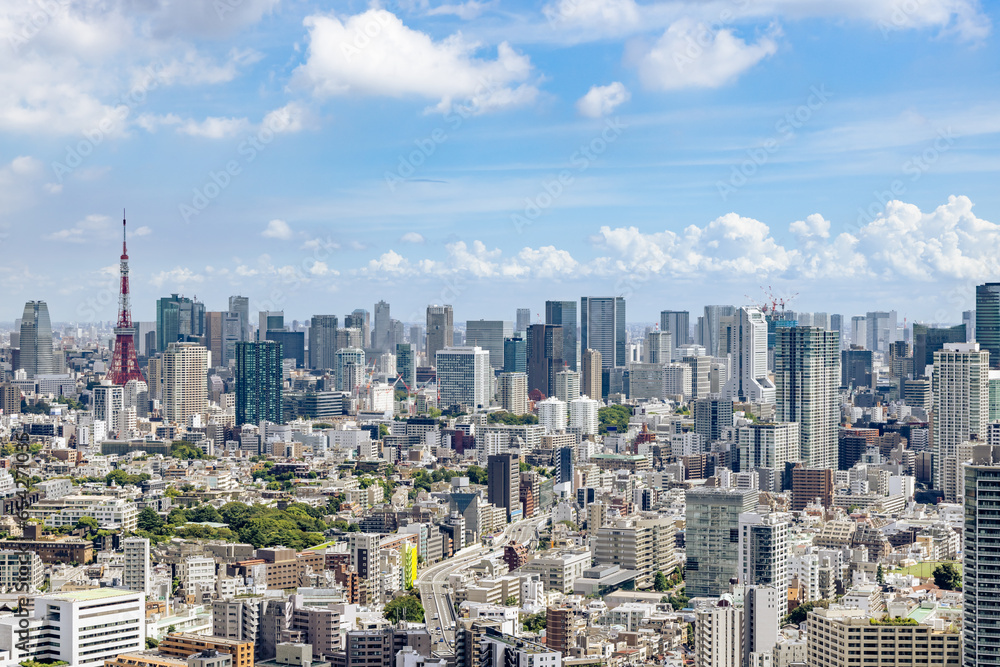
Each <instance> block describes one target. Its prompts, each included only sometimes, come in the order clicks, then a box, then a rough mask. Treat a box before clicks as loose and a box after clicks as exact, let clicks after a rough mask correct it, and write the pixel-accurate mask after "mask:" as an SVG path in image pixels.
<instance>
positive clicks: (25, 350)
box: [19, 301, 56, 378]
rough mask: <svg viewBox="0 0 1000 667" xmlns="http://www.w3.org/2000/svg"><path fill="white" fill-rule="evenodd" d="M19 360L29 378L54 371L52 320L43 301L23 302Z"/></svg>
mask: <svg viewBox="0 0 1000 667" xmlns="http://www.w3.org/2000/svg"><path fill="white" fill-rule="evenodd" d="M20 334H21V336H20V341H21V342H20V347H21V357H20V359H21V362H20V364H19V366H20V367H21V368H23V369H24V370H25V372H26V373H27V374H28V377H29V378H33V377H35V376H36V375H49V374H52V373H55V372H56V362H55V357H54V356H53V354H52V322H51V321H50V320H49V307H48V305H46V303H45V302H44V301H29V302H27V303H26V304H24V314H23V315H22V316H21V331H20Z"/></svg>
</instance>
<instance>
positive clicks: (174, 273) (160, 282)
mask: <svg viewBox="0 0 1000 667" xmlns="http://www.w3.org/2000/svg"><path fill="white" fill-rule="evenodd" d="M204 280H205V277H204V276H202V275H201V274H200V273H195V272H194V271H192V270H191V269H189V268H187V267H183V266H178V267H175V268H173V269H170V270H169V271H160V272H159V273H156V274H154V275H153V277H152V278H151V279H150V282H151V283H152V284H153V286H154V287H157V288H159V287H163V286H165V285H166V286H168V287H171V288H172V287H180V286H182V285H191V284H196V283H201V282H203V281H204Z"/></svg>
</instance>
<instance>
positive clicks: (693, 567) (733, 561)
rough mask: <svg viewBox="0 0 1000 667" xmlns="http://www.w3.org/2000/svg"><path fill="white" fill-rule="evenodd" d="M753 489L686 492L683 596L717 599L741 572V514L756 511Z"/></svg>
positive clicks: (755, 498) (717, 489)
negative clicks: (685, 550)
mask: <svg viewBox="0 0 1000 667" xmlns="http://www.w3.org/2000/svg"><path fill="white" fill-rule="evenodd" d="M757 496H758V491H757V490H756V489H745V490H737V489H721V488H701V489H691V490H689V491H687V492H686V494H685V499H686V502H687V509H686V535H685V544H686V548H687V564H686V565H685V570H684V581H685V585H686V591H685V592H686V594H687V595H690V596H691V597H718V596H720V595H722V594H723V593H726V592H728V591H729V580H730V579H732V578H734V577H737V576H738V573H739V570H740V562H741V559H740V549H739V540H738V539H734V537H736V536H738V534H739V527H740V522H739V518H740V514H743V513H746V512H753V511H754V510H756V509H757Z"/></svg>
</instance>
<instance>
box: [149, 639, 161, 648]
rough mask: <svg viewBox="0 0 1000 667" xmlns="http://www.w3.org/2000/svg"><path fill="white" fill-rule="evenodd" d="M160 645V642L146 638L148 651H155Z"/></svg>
mask: <svg viewBox="0 0 1000 667" xmlns="http://www.w3.org/2000/svg"><path fill="white" fill-rule="evenodd" d="M159 645H160V642H158V641H156V640H155V639H154V638H152V637H146V650H150V649H154V648H156V647H157V646H159Z"/></svg>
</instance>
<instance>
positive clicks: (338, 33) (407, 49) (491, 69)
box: [295, 8, 538, 113]
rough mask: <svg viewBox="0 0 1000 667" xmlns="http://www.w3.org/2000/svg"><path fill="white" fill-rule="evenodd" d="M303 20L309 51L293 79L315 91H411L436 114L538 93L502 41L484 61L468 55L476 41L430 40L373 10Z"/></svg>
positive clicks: (519, 58) (524, 62)
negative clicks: (428, 102)
mask: <svg viewBox="0 0 1000 667" xmlns="http://www.w3.org/2000/svg"><path fill="white" fill-rule="evenodd" d="M305 25H306V27H307V28H308V29H309V56H308V59H307V61H306V63H305V64H304V65H302V66H300V67H299V68H298V69H297V70H296V72H295V80H296V81H297V83H298V85H301V86H304V87H306V88H308V89H310V90H311V91H312V92H313V94H315V95H316V96H317V97H330V96H334V95H346V94H355V95H375V96H388V97H408V96H414V97H420V98H424V99H429V100H432V101H435V102H436V106H435V109H436V110H437V111H439V112H442V113H445V112H448V111H449V110H451V109H452V108H453V107H454V106H456V105H460V104H466V105H469V106H470V107H471V110H472V112H474V113H475V112H483V111H489V110H492V109H499V108H505V107H512V106H519V105H524V104H529V103H531V102H532V101H534V99H535V97H536V96H537V94H538V90H537V89H536V88H535V87H534V86H533V85H531V84H529V83H527V81H528V79H529V77H530V76H531V72H532V67H531V62H530V61H529V59H528V57H527V56H524V55H522V54H520V53H517V52H516V51H515V50H514V49H513V48H512V47H511V46H510V45H509V44H507V43H506V42H502V43H501V44H500V45H499V46H498V47H497V58H496V60H483V59H480V58H477V57H475V53H476V52H477V51H478V50H479V49H480V44H478V43H474V42H468V41H466V39H465V38H464V37H463V36H462V35H461V34H460V33H456V34H454V35H452V36H450V37H447V38H445V39H443V40H440V41H435V40H434V39H433V38H431V37H430V36H429V35H427V34H425V33H422V32H420V31H417V30H413V29H411V28H408V27H407V26H406V25H404V24H403V22H402V21H401V20H400V19H399V18H397V17H396V15H394V14H392V13H391V12H388V11H386V10H384V9H378V8H373V9H369V10H368V11H366V12H364V13H362V14H356V15H354V16H350V17H347V18H346V19H344V20H343V21H342V20H341V19H339V18H337V17H335V16H322V15H314V16H309V17H307V18H306V20H305Z"/></svg>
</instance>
